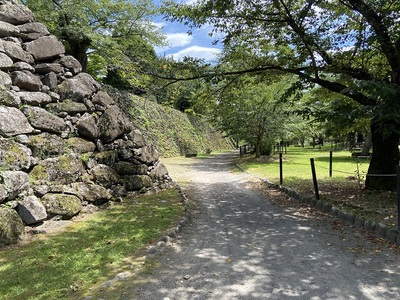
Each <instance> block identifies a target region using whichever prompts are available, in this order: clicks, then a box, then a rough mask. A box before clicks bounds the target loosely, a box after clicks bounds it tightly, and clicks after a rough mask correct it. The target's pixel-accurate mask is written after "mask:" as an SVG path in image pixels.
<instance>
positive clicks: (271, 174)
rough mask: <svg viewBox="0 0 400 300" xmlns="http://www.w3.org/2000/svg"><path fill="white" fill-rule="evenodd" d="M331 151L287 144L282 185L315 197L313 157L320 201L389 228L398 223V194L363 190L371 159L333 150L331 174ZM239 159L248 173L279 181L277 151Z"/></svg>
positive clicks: (323, 148) (326, 147)
mask: <svg viewBox="0 0 400 300" xmlns="http://www.w3.org/2000/svg"><path fill="white" fill-rule="evenodd" d="M329 150H330V147H329V146H325V147H322V148H321V149H319V148H318V147H316V148H315V149H313V148H311V147H308V148H307V147H306V148H301V147H293V146H291V147H288V148H287V153H283V155H282V160H283V185H284V186H286V187H289V188H292V189H294V190H296V191H297V192H299V193H300V194H303V195H306V196H310V197H314V187H313V181H312V173H311V165H310V158H314V161H315V170H316V174H317V180H318V187H319V192H320V199H321V200H323V201H325V202H330V203H332V204H333V205H334V206H336V207H339V208H340V209H343V210H347V211H353V212H355V213H356V214H358V215H362V216H364V217H365V218H368V219H372V220H375V221H377V222H381V223H383V224H386V225H387V226H389V227H395V226H397V200H396V193H395V192H387V191H368V190H365V189H364V180H365V174H366V173H367V170H368V166H369V160H368V159H360V158H353V157H351V153H350V151H333V155H332V157H333V159H332V177H329V156H330V155H329ZM237 162H238V164H239V165H240V166H241V167H242V168H243V169H244V170H246V171H247V172H249V173H252V174H255V175H257V176H259V177H261V178H264V179H268V180H270V181H271V182H273V183H278V184H279V181H280V171H279V155H278V154H276V155H274V156H272V157H261V158H260V159H255V158H254V156H250V155H245V156H244V157H243V158H241V159H239V160H238V161H237Z"/></svg>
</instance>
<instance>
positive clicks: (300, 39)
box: [165, 0, 400, 190]
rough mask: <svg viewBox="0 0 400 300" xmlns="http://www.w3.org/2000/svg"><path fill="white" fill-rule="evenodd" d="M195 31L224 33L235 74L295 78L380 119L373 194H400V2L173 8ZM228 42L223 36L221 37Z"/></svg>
mask: <svg viewBox="0 0 400 300" xmlns="http://www.w3.org/2000/svg"><path fill="white" fill-rule="evenodd" d="M165 13H167V14H168V15H169V18H170V19H171V20H174V21H181V22H184V23H186V24H188V25H189V26H191V27H192V28H194V27H199V26H203V25H205V24H211V25H213V28H214V29H213V30H214V31H216V32H220V33H223V34H222V36H223V39H222V41H221V42H222V43H223V45H224V48H225V55H224V57H223V58H222V60H221V62H222V63H229V61H231V60H232V59H236V58H237V57H242V59H241V61H243V64H242V65H240V66H239V67H236V70H234V71H233V72H231V73H230V74H233V73H236V74H238V73H245V72H257V73H260V72H269V71H271V70H275V71H279V72H283V73H290V74H294V75H296V76H297V77H298V78H299V83H301V84H298V85H297V87H298V88H300V89H303V88H304V87H302V85H303V86H310V85H311V86H312V85H319V86H321V87H323V88H325V89H327V90H329V91H331V92H333V93H338V94H340V95H342V96H345V97H347V99H351V100H352V101H355V102H357V103H358V104H360V105H362V106H364V107H366V108H368V109H369V110H370V111H372V112H373V116H372V120H371V124H370V129H371V134H372V143H373V155H372V159H371V162H370V166H369V170H368V174H367V176H366V182H365V184H366V188H368V189H385V190H391V189H395V188H396V177H395V176H394V175H395V173H396V167H397V166H398V165H399V149H398V143H399V137H400V87H399V85H400V22H398V20H399V18H400V2H399V1H387V0H374V1H372V0H338V1H331V0H294V1H293V0H261V1H254V0H232V1H222V0H199V1H196V2H194V3H193V4H187V5H183V4H176V3H174V2H169V3H166V7H165ZM220 36H221V34H220Z"/></svg>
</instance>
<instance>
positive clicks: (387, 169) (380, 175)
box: [365, 121, 399, 190]
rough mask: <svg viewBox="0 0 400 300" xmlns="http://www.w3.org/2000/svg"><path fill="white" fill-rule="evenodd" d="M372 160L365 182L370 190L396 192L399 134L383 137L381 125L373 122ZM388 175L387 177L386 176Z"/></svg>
mask: <svg viewBox="0 0 400 300" xmlns="http://www.w3.org/2000/svg"><path fill="white" fill-rule="evenodd" d="M371 134H372V151H373V152H372V158H371V162H370V165H369V169H368V174H367V177H366V180H365V187H366V188H367V189H369V190H395V189H396V176H389V175H395V174H396V168H397V166H398V165H399V148H398V143H399V134H397V133H390V134H388V135H387V136H383V134H382V130H381V129H380V128H379V124H376V123H375V122H373V121H372V124H371ZM385 175H386V176H385Z"/></svg>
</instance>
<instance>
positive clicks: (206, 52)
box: [171, 46, 221, 61]
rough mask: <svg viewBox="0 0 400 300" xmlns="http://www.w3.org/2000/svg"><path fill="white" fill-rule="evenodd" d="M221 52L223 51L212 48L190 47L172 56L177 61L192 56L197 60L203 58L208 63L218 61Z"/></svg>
mask: <svg viewBox="0 0 400 300" xmlns="http://www.w3.org/2000/svg"><path fill="white" fill-rule="evenodd" d="M220 52H221V49H218V48H212V47H201V46H190V47H188V48H185V49H183V50H180V51H178V52H175V53H172V54H171V56H172V57H173V58H174V59H175V60H180V59H182V58H183V57H185V56H191V57H195V58H203V59H205V60H206V61H212V60H216V58H217V55H218V54H219V53H220Z"/></svg>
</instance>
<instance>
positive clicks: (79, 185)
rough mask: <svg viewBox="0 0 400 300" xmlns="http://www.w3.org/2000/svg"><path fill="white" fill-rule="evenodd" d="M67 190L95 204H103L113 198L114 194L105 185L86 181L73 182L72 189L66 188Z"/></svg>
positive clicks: (82, 199)
mask: <svg viewBox="0 0 400 300" xmlns="http://www.w3.org/2000/svg"><path fill="white" fill-rule="evenodd" d="M65 192H69V193H72V194H75V195H76V196H77V197H79V198H80V199H81V201H86V202H89V203H92V204H95V205H100V204H103V203H105V202H108V201H110V200H111V199H112V195H111V194H110V192H109V191H108V190H107V189H106V188H105V187H103V186H100V185H97V184H89V183H85V182H76V183H73V184H71V190H66V191H65Z"/></svg>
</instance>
